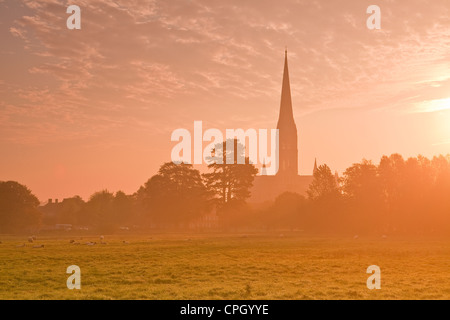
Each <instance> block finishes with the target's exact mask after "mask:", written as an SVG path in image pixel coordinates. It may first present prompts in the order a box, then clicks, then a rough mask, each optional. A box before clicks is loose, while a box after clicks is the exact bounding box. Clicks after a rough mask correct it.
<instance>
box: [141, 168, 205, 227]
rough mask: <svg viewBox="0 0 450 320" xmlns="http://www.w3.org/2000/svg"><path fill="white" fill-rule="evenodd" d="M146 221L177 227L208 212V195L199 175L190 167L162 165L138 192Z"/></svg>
mask: <svg viewBox="0 0 450 320" xmlns="http://www.w3.org/2000/svg"><path fill="white" fill-rule="evenodd" d="M137 198H138V201H139V202H140V203H141V204H142V205H143V206H144V210H145V214H146V216H147V218H149V219H147V222H150V223H152V224H153V223H156V224H157V225H159V226H172V227H173V226H176V225H179V224H185V223H188V222H190V221H192V220H193V219H194V218H197V217H199V216H201V215H202V214H204V213H205V212H206V210H207V209H208V202H207V200H208V194H207V191H206V188H205V186H204V185H203V181H202V177H201V175H200V172H199V171H198V170H196V169H194V168H193V166H192V165H190V164H174V163H172V162H168V163H165V164H163V165H162V166H161V167H160V169H159V171H158V174H156V175H154V176H153V177H151V178H150V179H149V180H148V181H147V182H146V183H145V185H144V186H142V187H141V188H140V189H139V191H138V193H137Z"/></svg>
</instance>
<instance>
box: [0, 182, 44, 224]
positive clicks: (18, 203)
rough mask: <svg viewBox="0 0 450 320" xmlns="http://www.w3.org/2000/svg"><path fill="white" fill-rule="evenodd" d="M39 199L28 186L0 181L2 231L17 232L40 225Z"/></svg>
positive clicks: (0, 220) (0, 222) (0, 221)
mask: <svg viewBox="0 0 450 320" xmlns="http://www.w3.org/2000/svg"><path fill="white" fill-rule="evenodd" d="M38 205H39V200H38V199H37V198H36V196H35V195H33V194H32V193H31V190H29V189H28V188H27V187H26V186H24V185H21V184H20V183H18V182H15V181H6V182H5V181H0V232H17V231H24V230H25V229H28V228H32V227H36V226H38V224H39V222H40V218H41V214H40V212H39V211H38V210H37V206H38Z"/></svg>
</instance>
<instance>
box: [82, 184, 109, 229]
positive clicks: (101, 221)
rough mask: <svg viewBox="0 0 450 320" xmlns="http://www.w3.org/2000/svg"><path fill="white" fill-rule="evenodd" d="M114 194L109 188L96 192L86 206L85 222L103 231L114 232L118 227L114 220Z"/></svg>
mask: <svg viewBox="0 0 450 320" xmlns="http://www.w3.org/2000/svg"><path fill="white" fill-rule="evenodd" d="M113 205H114V194H112V193H111V192H109V191H108V190H102V191H99V192H96V193H94V194H93V195H91V197H90V198H89V201H88V202H87V203H86V206H85V214H84V217H83V218H84V219H83V221H82V223H83V224H87V225H91V226H94V227H95V228H97V229H98V230H99V231H102V232H112V231H113V230H114V228H115V227H116V225H115V223H114V221H113V220H112V217H113V215H112V213H113Z"/></svg>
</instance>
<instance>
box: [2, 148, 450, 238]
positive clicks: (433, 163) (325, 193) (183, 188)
mask: <svg viewBox="0 0 450 320" xmlns="http://www.w3.org/2000/svg"><path fill="white" fill-rule="evenodd" d="M224 146H225V145H224V144H218V145H217V146H216V148H215V150H213V153H212V155H211V159H217V157H222V158H225V157H226V156H229V155H230V154H229V152H228V151H227V150H226V149H225V148H224ZM235 146H236V145H235ZM235 149H236V150H239V148H235ZM223 150H225V151H223ZM232 156H234V158H235V164H227V163H226V162H225V161H224V162H223V164H217V163H211V164H210V165H209V166H208V167H209V172H207V173H204V174H201V173H200V172H199V170H197V169H195V168H194V167H193V166H192V165H189V164H175V163H172V162H168V163H164V164H163V165H162V166H161V167H160V169H159V171H158V172H157V174H155V175H154V176H153V177H151V178H150V179H149V180H148V181H147V182H145V183H144V184H143V185H142V186H141V187H140V188H139V189H138V190H137V191H136V192H135V193H133V194H131V195H127V194H125V193H124V192H121V191H118V192H116V193H111V192H109V191H107V190H103V191H99V192H96V193H94V194H93V195H92V196H91V197H90V198H89V199H88V200H87V201H84V200H83V199H82V198H81V197H79V196H75V197H72V198H68V199H64V200H63V201H62V202H60V203H58V204H47V205H46V206H43V207H38V206H39V201H38V199H37V198H36V197H35V196H34V195H33V194H32V192H31V191H30V190H29V189H28V188H27V187H25V186H23V185H21V184H19V183H17V182H12V181H8V182H0V233H7V232H20V231H23V230H33V228H40V227H42V226H45V225H55V224H62V223H64V224H72V225H74V226H88V227H89V228H90V229H92V230H96V231H101V232H114V231H115V230H118V228H119V227H124V226H127V227H132V226H134V227H135V228H137V229H142V230H149V229H155V228H157V229H183V228H187V227H188V225H189V223H190V222H192V221H195V220H196V219H199V218H201V217H203V216H205V215H206V214H208V213H210V212H211V211H212V210H216V212H217V215H218V217H219V227H220V229H221V230H280V229H289V230H298V231H303V232H306V233H322V232H326V233H330V232H331V233H333V232H335V233H341V232H345V233H355V234H436V233H444V234H448V232H449V231H450V156H437V157H434V158H433V159H428V158H426V157H423V156H418V157H412V158H409V159H404V158H403V157H402V156H401V155H399V154H393V155H391V156H383V157H382V158H381V160H380V162H379V164H378V165H376V164H373V163H372V162H371V161H368V160H362V161H361V162H359V163H355V164H353V165H352V166H350V167H349V168H347V169H346V170H345V172H344V173H343V174H342V176H341V177H337V176H336V175H334V174H333V173H332V171H331V169H330V168H329V167H328V165H326V164H323V165H321V166H319V167H318V168H317V169H316V170H315V171H314V176H313V180H312V183H311V184H310V186H309V188H308V190H307V193H306V195H299V194H296V193H291V192H286V193H283V194H281V195H279V196H278V197H277V198H276V199H275V200H274V201H269V202H267V203H263V204H258V205H250V204H248V203H247V200H248V198H249V197H250V189H251V187H252V184H253V180H254V177H255V175H256V174H257V169H256V168H255V166H254V165H253V164H251V163H250V162H249V161H248V158H245V152H244V151H243V150H242V148H241V149H240V150H239V151H238V152H236V153H235V154H234V155H232ZM238 157H244V158H245V161H244V164H237V163H242V162H238Z"/></svg>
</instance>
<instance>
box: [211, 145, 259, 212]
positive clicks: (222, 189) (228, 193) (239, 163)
mask: <svg viewBox="0 0 450 320" xmlns="http://www.w3.org/2000/svg"><path fill="white" fill-rule="evenodd" d="M227 145H233V148H229V149H231V150H227V148H226V146H227ZM230 159H231V160H230ZM207 160H208V162H210V163H209V164H208V168H209V169H210V170H212V172H210V173H205V174H203V178H204V180H205V183H206V187H207V189H208V191H209V193H210V195H211V197H212V198H213V200H215V202H216V203H217V204H218V205H219V208H223V207H224V206H225V205H226V204H227V203H230V202H231V201H233V205H235V204H236V203H244V202H245V201H246V200H247V199H248V198H249V197H250V195H251V194H250V188H251V187H252V186H253V180H254V179H255V176H256V174H257V173H258V169H256V167H255V166H254V165H253V164H251V163H250V161H249V158H248V157H245V148H244V146H243V145H242V144H241V143H238V141H237V139H234V140H233V139H229V140H227V141H224V142H223V143H218V144H216V145H215V147H214V149H213V152H212V156H211V157H209V158H208V159H207ZM230 162H231V163H230Z"/></svg>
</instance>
